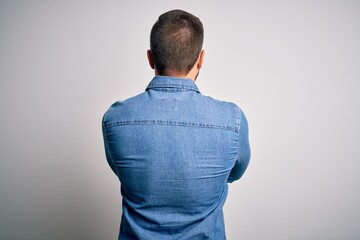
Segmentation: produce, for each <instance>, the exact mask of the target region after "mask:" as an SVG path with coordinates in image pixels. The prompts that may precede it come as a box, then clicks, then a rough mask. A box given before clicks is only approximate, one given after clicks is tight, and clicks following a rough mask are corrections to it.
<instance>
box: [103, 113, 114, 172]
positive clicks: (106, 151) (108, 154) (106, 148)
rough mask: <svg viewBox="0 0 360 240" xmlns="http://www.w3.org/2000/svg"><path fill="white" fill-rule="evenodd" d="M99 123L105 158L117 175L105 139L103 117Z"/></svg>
mask: <svg viewBox="0 0 360 240" xmlns="http://www.w3.org/2000/svg"><path fill="white" fill-rule="evenodd" d="M104 117H105V115H104ZM101 125H102V134H103V139H104V147H105V155H106V160H107V162H108V164H109V166H110V168H111V170H112V171H113V172H114V173H115V174H116V175H117V172H116V168H115V165H114V162H113V159H112V157H111V154H110V150H109V146H108V142H107V139H106V130H105V126H104V118H103V120H102V122H101Z"/></svg>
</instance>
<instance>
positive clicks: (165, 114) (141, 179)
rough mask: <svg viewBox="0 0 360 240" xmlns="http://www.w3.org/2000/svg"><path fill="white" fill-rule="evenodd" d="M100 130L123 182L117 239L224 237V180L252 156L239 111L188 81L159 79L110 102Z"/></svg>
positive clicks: (231, 177) (238, 172)
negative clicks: (114, 101)
mask: <svg viewBox="0 0 360 240" xmlns="http://www.w3.org/2000/svg"><path fill="white" fill-rule="evenodd" d="M102 127H103V136H104V143H105V152H106V158H107V161H108V163H109V165H110V167H111V169H112V170H113V172H114V173H115V174H116V175H117V177H118V178H119V180H120V182H121V195H122V207H123V212H122V219H121V225H120V233H119V239H121V240H127V239H130V240H135V239H141V240H146V239H149V240H167V239H171V240H174V239H181V240H183V239H214V240H218V239H225V227H224V217H223V205H224V203H225V200H226V196H227V192H228V186H227V184H228V183H230V182H233V181H235V180H237V179H239V178H240V177H241V176H242V175H243V173H244V172H245V170H246V168H247V166H248V163H249V159H250V147H249V141H248V126H247V120H246V118H245V115H244V113H243V112H242V111H241V110H240V108H238V107H237V106H236V105H235V104H233V103H229V102H223V101H218V100H215V99H213V98H211V97H206V96H204V95H202V94H201V93H200V92H199V89H198V88H197V86H196V84H195V82H194V81H192V80H191V79H180V78H174V77H165V76H156V77H154V78H153V80H152V81H151V82H150V84H149V85H148V87H147V88H146V91H145V92H143V93H141V94H139V95H137V96H135V97H132V98H129V99H127V100H125V101H119V102H116V103H114V104H113V105H112V106H111V107H110V108H109V110H108V111H107V112H106V113H105V115H104V117H103V123H102Z"/></svg>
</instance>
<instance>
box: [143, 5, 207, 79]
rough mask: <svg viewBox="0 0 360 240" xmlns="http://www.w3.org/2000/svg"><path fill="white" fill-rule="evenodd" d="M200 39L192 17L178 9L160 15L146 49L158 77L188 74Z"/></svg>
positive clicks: (199, 29)
mask: <svg viewBox="0 0 360 240" xmlns="http://www.w3.org/2000/svg"><path fill="white" fill-rule="evenodd" d="M203 40H204V28H203V25H202V23H201V21H200V19H199V18H197V17H196V16H194V15H192V14H190V13H188V12H185V11H182V10H172V11H169V12H166V13H163V14H162V15H160V17H159V19H158V20H157V21H156V23H155V24H154V26H153V27H152V29H151V34H150V49H151V52H152V54H153V58H154V63H155V67H156V69H157V70H158V74H159V75H171V74H174V73H175V74H187V73H189V71H190V70H191V69H192V67H193V66H194V64H195V63H196V60H197V58H198V56H199V53H200V51H201V49H202V44H203Z"/></svg>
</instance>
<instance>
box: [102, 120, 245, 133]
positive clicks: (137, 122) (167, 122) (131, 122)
mask: <svg viewBox="0 0 360 240" xmlns="http://www.w3.org/2000/svg"><path fill="white" fill-rule="evenodd" d="M121 125H170V126H182V127H199V128H216V129H224V130H229V131H233V132H239V128H238V127H237V126H235V127H233V126H227V125H220V124H209V123H197V122H186V121H174V120H125V121H117V122H111V123H104V127H105V128H110V127H115V126H121Z"/></svg>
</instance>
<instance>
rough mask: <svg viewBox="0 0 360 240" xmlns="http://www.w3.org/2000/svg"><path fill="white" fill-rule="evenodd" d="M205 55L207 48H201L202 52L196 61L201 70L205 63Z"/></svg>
mask: <svg viewBox="0 0 360 240" xmlns="http://www.w3.org/2000/svg"><path fill="white" fill-rule="evenodd" d="M204 56H205V50H201V52H200V53H199V57H198V60H197V63H196V67H197V69H198V70H200V68H201V67H202V65H203V63H204Z"/></svg>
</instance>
